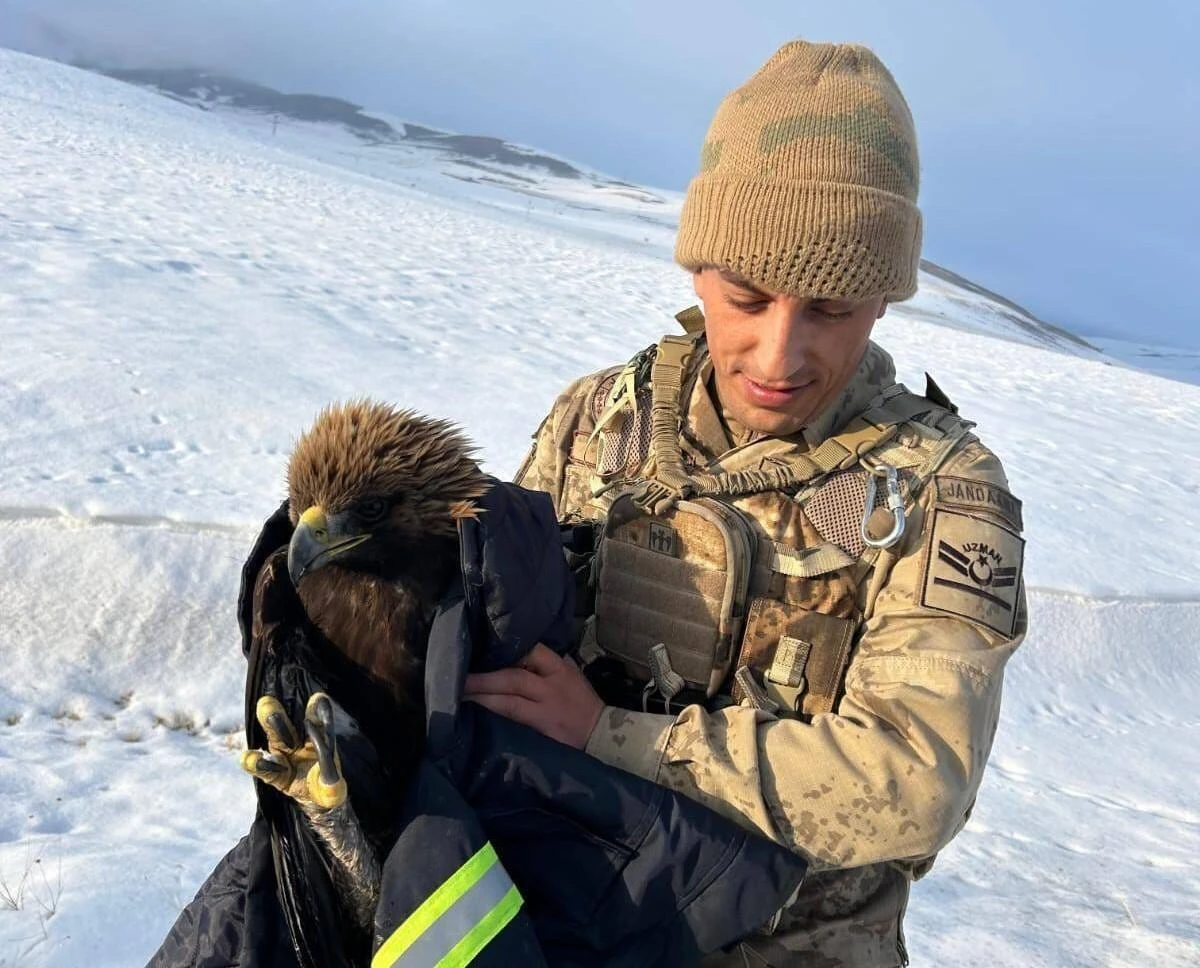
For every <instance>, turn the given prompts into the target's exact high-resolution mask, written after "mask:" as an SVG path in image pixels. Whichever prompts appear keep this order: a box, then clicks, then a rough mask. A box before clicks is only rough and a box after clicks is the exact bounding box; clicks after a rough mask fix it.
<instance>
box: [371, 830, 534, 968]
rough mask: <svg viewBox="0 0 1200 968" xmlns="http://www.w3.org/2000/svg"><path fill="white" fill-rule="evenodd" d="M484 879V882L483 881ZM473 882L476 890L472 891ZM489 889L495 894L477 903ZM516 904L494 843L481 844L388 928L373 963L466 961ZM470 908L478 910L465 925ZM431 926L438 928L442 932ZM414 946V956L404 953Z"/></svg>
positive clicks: (428, 966) (429, 965) (374, 966)
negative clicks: (401, 920)
mask: <svg viewBox="0 0 1200 968" xmlns="http://www.w3.org/2000/svg"><path fill="white" fill-rule="evenodd" d="M489 875H490V876H489ZM485 879H486V880H487V883H481V882H484V881H485ZM498 885H499V886H498ZM476 887H478V888H479V890H478V891H476V892H475V894H471V892H472V890H473V889H474V888H476ZM501 892H503V893H501ZM489 894H490V896H491V898H496V899H497V900H496V901H495V902H494V903H492V904H491V905H490V906H488V907H480V906H479V905H480V902H483V903H487V900H488V897H487V896H488V895H489ZM468 895H471V896H470V897H468ZM464 898H466V900H465V901H464ZM460 901H464V903H463V904H461V905H459V907H458V909H457V910H456V912H455V913H454V914H452V915H451V916H450V917H448V918H446V919H445V921H444V922H443V923H442V924H440V925H439V924H438V920H439V919H440V918H442V916H443V915H445V914H446V913H447V912H448V911H450V910H451V908H454V907H455V905H457V904H459V902H460ZM520 906H521V895H520V894H519V893H518V891H517V889H516V887H515V886H514V885H513V883H512V881H510V880H509V879H508V875H507V874H506V873H505V872H504V868H503V867H502V866H501V865H500V862H499V858H498V857H497V856H496V850H495V848H493V847H492V845H491V844H485V845H484V846H483V847H481V848H480V849H479V850H478V851H477V852H476V853H475V855H474V856H473V857H471V859H470V860H468V861H467V862H466V863H465V864H463V865H462V867H460V868H459V869H458V870H456V871H455V872H454V873H453V874H452V875H450V877H449V878H447V879H446V880H445V881H443V882H442V884H441V886H440V887H438V889H437V890H436V891H434V892H433V893H432V894H431V895H429V897H427V898H426V899H425V900H424V901H423V902H422V903H421V906H420V907H418V908H417V909H416V910H415V911H413V913H412V914H410V915H409V916H408V917H407V918H406V919H405V920H404V923H403V924H401V925H400V926H399V927H398V928H397V929H396V930H395V931H394V932H392V935H391V937H389V938H388V939H387V941H385V942H384V943H383V944H382V945H381V946H380V948H379V950H378V951H377V952H376V953H375V957H374V958H372V959H371V968H392V966H394V965H397V964H398V963H400V962H401V960H404V964H405V968H407V966H408V964H409V962H412V963H413V964H414V966H415V965H416V963H417V962H420V963H421V965H420V968H434V966H435V965H436V966H446V968H449V966H461V965H466V964H468V963H469V962H470V961H471V959H473V958H474V957H475V956H476V955H477V954H478V953H479V952H480V951H482V950H483V948H484V947H485V946H486V945H487V944H488V942H490V941H491V940H492V939H493V938H494V937H495V936H496V935H497V934H499V933H500V931H501V930H503V928H504V926H505V925H506V924H508V922H509V921H511V920H512V918H513V916H514V915H515V914H516V912H517V910H518V909H519V908H520ZM464 908H465V909H466V911H464ZM471 909H475V910H476V911H482V914H480V915H478V916H477V917H476V920H474V921H473V922H471V921H468V922H467V925H466V926H464V925H463V924H462V921H461V919H462V917H463V915H464V914H467V912H469V911H470V910H471ZM456 917H457V918H458V919H459V921H458V924H457V925H456V924H455V921H456ZM435 926H436V928H440V929H441V932H440V933H439V931H438V930H436V929H435ZM431 929H435V930H432V931H431ZM450 932H453V935H451V934H450ZM418 942H420V943H418ZM414 946H416V950H414V951H412V955H413V957H411V958H408V959H405V954H406V953H408V952H409V951H410V949H412V948H413V947H414ZM434 952H436V954H434Z"/></svg>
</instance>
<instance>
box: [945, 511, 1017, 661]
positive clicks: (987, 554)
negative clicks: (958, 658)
mask: <svg viewBox="0 0 1200 968" xmlns="http://www.w3.org/2000/svg"><path fill="white" fill-rule="evenodd" d="M1024 556H1025V541H1024V539H1022V538H1021V536H1020V535H1019V534H1017V533H1016V532H1015V531H1013V530H1012V529H1010V528H1006V527H1005V526H1004V525H1002V524H998V523H996V522H994V521H992V520H990V519H987V518H981V517H975V516H973V515H970V514H961V513H959V512H958V511H948V510H946V509H945V508H935V509H934V512H933V527H932V528H930V529H929V540H928V544H927V545H926V547H925V575H924V578H923V579H922V582H921V604H922V605H924V606H925V607H926V608H934V609H937V610H938V611H940V612H949V613H951V614H952V615H958V616H960V617H962V618H966V619H970V620H971V621H973V622H978V623H980V624H981V625H986V626H987V627H988V628H989V629H991V630H992V631H993V632H998V633H999V634H1001V635H1003V636H1005V637H1007V638H1011V637H1012V635H1013V633H1014V632H1015V631H1016V627H1017V602H1018V598H1019V596H1020V592H1021V568H1022V563H1023V560H1024Z"/></svg>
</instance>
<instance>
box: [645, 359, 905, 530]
mask: <svg viewBox="0 0 1200 968" xmlns="http://www.w3.org/2000/svg"><path fill="white" fill-rule="evenodd" d="M697 341H698V340H697V337H696V336H694V335H693V336H666V337H664V338H663V340H662V342H660V343H659V344H658V353H657V355H656V356H655V360H654V365H653V367H652V368H651V371H650V382H651V388H652V392H653V397H652V404H651V429H650V453H651V455H652V456H653V458H654V473H653V475H652V477H651V480H649V481H647V482H646V483H645V484H643V485H642V486H641V487H640V488H639V490H638V493H637V497H636V498H635V500H637V501H638V503H639V505H640V506H642V507H643V508H644V509H646V510H648V511H652V512H657V511H661V510H665V509H666V508H667V507H670V506H671V504H673V503H674V502H675V501H678V500H679V499H680V498H691V497H735V496H738V495H743V494H757V493H761V492H763V491H786V490H790V489H792V488H795V487H798V486H800V485H802V484H805V483H807V482H808V481H811V480H813V479H814V478H817V477H823V476H825V475H826V474H829V473H831V472H832V471H835V470H840V469H843V468H846V467H850V466H852V465H854V464H855V463H857V462H858V460H859V459H860V458H861V457H862V456H863V455H865V454H867V453H869V452H870V451H872V450H874V449H875V448H877V447H879V446H880V445H881V444H883V443H886V442H887V441H888V440H890V439H891V438H892V437H893V436H895V434H896V432H897V430H898V429H899V423H900V421H899V420H896V419H895V415H893V414H891V413H889V412H887V411H885V410H879V409H877V410H875V411H873V412H872V413H871V414H868V415H867V417H868V419H864V418H861V417H857V418H855V419H854V420H852V421H851V422H850V424H849V425H848V426H847V428H846V430H845V431H843V432H842V433H841V434H838V435H837V436H836V437H831V438H829V439H828V440H826V441H824V442H823V443H822V444H821V445H820V446H818V447H817V448H815V449H814V450H812V451H811V452H809V453H796V454H792V455H789V457H788V459H787V461H786V462H781V463H773V464H771V465H770V466H765V467H764V466H762V463H761V462H760V463H759V465H758V466H754V465H753V461H751V460H747V459H745V455H746V454H747V453H749V454H751V455H752V453H753V447H754V445H753V444H751V445H749V446H748V447H746V448H745V449H744V450H743V458H742V459H741V460H739V461H738V463H740V464H742V465H744V466H742V467H741V468H739V469H736V470H726V471H722V472H720V473H717V474H712V473H695V474H689V473H688V472H687V470H685V468H684V466H683V453H682V451H681V449H680V445H679V433H680V414H681V407H680V398H681V395H682V390H683V383H684V374H685V373H686V372H687V369H688V365H689V363H690V362H691V358H692V355H693V353H694V352H695V349H696V344H697ZM876 415H877V416H879V417H881V418H884V419H880V420H879V421H878V422H873V421H871V420H870V419H869V418H870V417H871V416H876ZM901 419H903V417H902V418H901Z"/></svg>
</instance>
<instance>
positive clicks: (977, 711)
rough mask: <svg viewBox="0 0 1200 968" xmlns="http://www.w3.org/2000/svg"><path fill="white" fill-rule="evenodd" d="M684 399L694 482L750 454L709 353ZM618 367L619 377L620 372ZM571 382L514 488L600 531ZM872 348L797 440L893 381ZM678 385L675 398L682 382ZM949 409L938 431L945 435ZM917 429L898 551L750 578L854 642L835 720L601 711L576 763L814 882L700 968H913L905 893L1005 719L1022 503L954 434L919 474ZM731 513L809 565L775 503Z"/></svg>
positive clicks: (590, 383) (749, 502)
mask: <svg viewBox="0 0 1200 968" xmlns="http://www.w3.org/2000/svg"><path fill="white" fill-rule="evenodd" d="M694 365H695V366H696V367H697V370H696V373H695V376H696V378H695V379H694V380H693V381H692V383H691V390H690V394H688V395H686V396H685V398H684V399H685V400H686V408H687V409H686V412H685V413H684V415H683V420H682V429H681V443H682V449H683V452H684V457H685V461H687V462H690V464H691V465H692V466H695V467H697V468H699V469H701V470H711V469H713V468H716V467H719V466H720V462H721V458H722V457H723V456H724V455H725V454H726V453H727V452H728V451H730V450H731V449H732V448H734V447H735V446H737V445H738V444H739V443H742V442H744V441H745V440H746V439H747V435H745V433H744V431H741V430H739V428H738V427H736V425H732V424H731V423H730V422H729V421H727V420H726V419H724V417H723V416H722V414H721V411H720V406H719V403H718V402H717V401H716V399H715V393H714V391H713V390H712V388H711V386H710V381H709V380H708V379H707V374H708V372H709V366H708V362H707V359H706V357H705V355H704V354H703V353H699V354H697V359H696V361H695V364H694ZM617 369H619V368H617ZM615 372H616V369H610V370H605V371H602V372H600V373H597V374H593V375H591V376H588V377H584V378H583V379H581V380H579V381H577V382H575V383H574V384H572V385H571V386H570V387H568V388H567V390H566V391H565V392H564V393H563V394H562V395H561V396H560V397H559V399H558V401H557V402H556V404H555V406H554V408H553V410H552V412H551V413H550V415H549V416H548V417H547V419H546V420H545V421H544V422H543V424H542V426H541V428H540V429H539V430H538V432H537V434H536V435H535V439H534V445H533V449H532V451H531V453H530V455H529V458H528V459H527V461H526V462H525V464H524V466H523V467H522V469H521V471H520V472H519V475H518V483H520V484H523V485H524V486H526V487H530V488H535V489H539V490H543V491H546V492H547V493H549V494H550V495H551V496H552V497H553V498H554V500H555V502H556V504H557V507H558V511H559V515H560V517H561V518H564V519H565V518H593V519H598V518H601V517H602V516H603V514H604V508H605V505H604V503H603V501H602V500H597V499H594V498H593V496H592V490H591V481H592V474H593V469H594V464H593V463H592V462H593V461H594V459H595V454H594V449H595V448H594V447H593V448H592V449H591V452H589V450H588V448H587V446H586V444H587V441H588V437H589V435H590V434H591V430H592V426H593V423H592V421H593V419H594V413H595V411H594V409H593V397H594V394H595V391H596V388H597V387H598V386H600V385H601V383H603V382H604V381H605V380H606V379H610V378H611V377H612V375H613V374H614V373H615ZM894 382H895V377H894V368H893V366H892V363H891V359H890V357H888V355H887V354H886V353H885V352H884V351H883V350H882V349H881V348H879V347H878V346H876V345H875V344H873V343H872V344H871V345H870V346H869V348H868V351H867V353H866V354H865V355H864V358H863V360H862V362H861V363H860V365H859V367H858V369H857V371H856V373H855V375H854V376H853V378H852V379H851V381H850V384H849V385H848V386H847V388H846V390H845V392H844V393H843V394H842V395H841V396H840V397H839V399H838V400H837V401H835V403H834V404H833V405H831V406H830V407H829V408H828V410H827V411H826V412H825V413H823V414H822V415H820V417H819V418H818V419H816V420H815V421H813V423H812V424H811V425H810V426H808V427H806V428H805V430H804V431H803V432H802V433H801V434H797V435H795V439H794V441H793V442H794V444H795V446H796V447H797V448H798V449H801V450H803V449H804V448H809V447H815V446H817V445H819V444H820V443H821V442H822V441H823V440H825V439H826V438H827V437H829V436H831V435H834V434H836V433H837V432H838V431H839V430H840V429H841V428H842V427H844V426H845V424H846V423H847V422H848V421H849V420H850V419H851V418H852V417H854V416H856V415H858V414H860V413H861V412H862V411H863V410H864V409H865V408H866V407H867V406H868V405H869V404H870V402H871V401H872V400H874V399H876V398H877V396H878V394H879V393H880V392H881V391H882V390H883V389H884V388H886V387H888V386H890V385H892V384H894ZM685 388H686V384H685ZM956 419H957V418H954V417H953V416H952V415H950V414H949V412H948V411H939V413H938V414H937V420H938V421H939V422H940V423H941V424H942V425H943V426H944V425H946V424H953V423H954V422H955V421H956ZM917 431H921V428H920V427H913V428H911V431H909V430H906V432H905V433H904V434H902V439H903V445H902V446H901V447H900V449H901V450H902V451H903V452H904V453H906V454H908V455H909V456H910V458H911V459H910V460H908V461H907V462H906V463H907V465H908V466H907V467H906V469H905V473H906V474H907V475H908V476H909V480H908V485H907V487H906V490H910V491H912V492H913V493H916V494H917V495H918V496H917V498H916V500H915V503H913V504H911V505H910V507H909V509H908V527H907V530H906V532H905V534H904V537H903V538H902V539H901V541H900V543H899V544H898V545H896V546H895V547H893V548H891V549H888V550H887V551H885V552H883V553H882V554H880V555H879V556H878V557H877V558H876V559H875V560H874V562H873V564H872V566H871V567H869V568H858V569H852V568H845V569H840V570H838V571H835V572H833V573H830V574H828V575H823V576H817V577H815V578H793V577H790V576H783V575H779V574H772V573H770V572H769V570H767V569H756V577H755V579H754V580H753V581H752V585H751V596H755V595H764V594H765V595H766V596H767V597H769V598H772V599H774V600H776V601H781V602H784V603H791V604H793V605H795V606H798V607H803V608H805V609H810V610H813V611H818V612H821V613H823V614H824V615H831V616H836V617H840V618H845V617H853V618H854V619H855V620H856V621H858V622H859V623H860V624H859V631H858V634H857V637H856V638H855V640H854V643H853V651H852V652H851V655H850V659H849V663H848V666H847V667H846V670H845V674H844V677H843V680H842V682H841V683H840V688H839V690H838V695H839V698H838V700H837V703H836V707H835V708H834V709H833V711H832V712H825V713H817V714H815V715H811V716H806V717H802V718H777V717H776V716H774V715H771V714H769V713H767V712H764V711H762V710H757V709H754V708H750V707H748V706H747V705H745V704H743V705H736V706H729V707H727V708H724V709H720V710H717V711H713V712H710V711H707V710H706V709H704V708H702V707H700V706H689V707H687V708H686V709H685V710H684V711H683V712H682V713H680V714H679V715H678V716H667V715H657V714H650V713H643V712H636V711H629V710H623V709H615V708H609V709H606V711H605V714H604V715H603V716H601V719H600V722H599V723H598V725H597V727H596V729H595V730H594V732H593V734H592V736H591V738H590V740H589V743H588V747H587V748H588V751H589V752H590V753H592V754H593V755H595V756H596V757H598V758H600V759H601V760H604V761H605V762H607V763H610V764H612V765H614V766H618V767H620V768H623V769H626V770H629V771H631V772H634V773H637V774H639V775H641V776H644V777H646V778H648V779H651V780H654V781H656V782H658V783H661V784H663V785H665V786H667V787H670V788H672V789H675V790H678V791H681V792H684V793H686V794H687V795H688V796H690V797H692V798H694V799H696V800H699V801H700V802H702V803H705V804H707V805H708V806H710V807H711V808H713V809H715V810H717V811H718V812H720V813H722V814H724V815H726V816H729V817H731V818H733V819H735V820H737V821H738V822H740V823H742V824H744V825H745V826H747V827H750V828H752V829H756V830H759V831H761V832H763V833H764V834H766V835H767V836H769V837H771V838H773V839H775V840H776V841H778V842H780V843H782V844H785V845H786V846H788V847H790V848H791V849H793V850H795V851H797V852H798V853H800V854H802V855H803V856H804V857H806V858H807V859H808V860H809V861H810V862H811V864H812V865H813V868H814V873H813V874H812V875H811V876H810V878H809V879H808V880H807V881H806V883H805V885H804V886H803V887H802V888H801V891H800V893H799V895H798V896H797V897H796V899H795V900H794V902H793V903H792V904H791V905H789V907H788V908H787V909H786V910H785V911H784V912H782V914H781V917H780V919H779V921H778V924H776V925H774V926H773V929H769V928H768V927H767V926H764V928H763V929H762V931H761V932H759V934H757V935H755V936H754V937H751V938H748V939H746V940H745V941H744V942H743V944H742V945H740V946H739V949H738V950H736V951H734V952H731V953H729V954H727V955H721V956H716V957H714V958H711V959H709V960H708V961H706V962H705V964H706V965H712V966H724V965H771V966H779V968H784V966H828V968H850V966H853V968H893V966H897V965H902V964H906V963H907V955H906V954H905V951H904V942H903V935H902V930H901V920H902V917H903V912H904V908H905V905H906V903H907V898H908V889H909V882H910V881H911V880H912V879H913V878H915V877H917V876H921V875H923V874H924V873H925V872H927V871H928V870H929V868H930V866H931V865H932V862H933V858H934V856H935V855H936V853H937V852H938V851H939V850H941V849H942V848H943V847H944V846H945V845H946V844H947V843H948V842H949V841H950V840H951V838H952V837H953V836H954V835H955V834H956V833H957V832H958V831H959V830H960V829H961V828H962V826H963V824H964V823H965V822H966V818H967V817H968V815H969V813H970V809H971V806H972V805H973V803H974V800H975V796H976V793H977V791H978V788H979V783H980V780H981V777H982V773H983V769H984V765H985V763H986V761H987V757H988V753H989V751H990V749H991V745H992V739H993V736H994V732H995V728H996V722H997V718H998V715H999V706H1000V694H1001V679H1002V676H1003V671H1004V668H1005V664H1006V663H1007V661H1008V658H1009V656H1011V655H1012V653H1013V651H1014V650H1015V649H1016V648H1017V646H1018V644H1019V643H1020V641H1021V639H1022V638H1023V636H1024V632H1025V627H1026V612H1025V599H1024V588H1023V583H1022V581H1021V557H1022V553H1023V542H1022V540H1021V538H1020V535H1019V530H1020V513H1019V507H1020V505H1019V502H1017V501H1016V499H1015V498H1013V497H1012V496H1011V495H1010V494H1009V493H1008V490H1007V481H1006V479H1005V476H1004V471H1003V469H1002V467H1001V465H1000V462H999V461H998V460H997V458H996V457H995V456H994V455H993V454H992V453H991V452H990V451H989V450H988V449H987V448H986V447H984V446H983V445H982V444H981V443H980V442H979V441H978V440H977V439H976V438H975V437H974V436H973V435H970V434H967V435H965V436H964V437H963V438H962V439H961V440H960V441H959V442H958V443H957V444H956V445H955V446H954V448H953V450H951V452H950V454H949V456H948V457H947V458H946V459H945V460H944V461H943V462H942V463H941V465H940V467H938V468H937V469H936V472H935V473H936V475H937V481H934V480H930V481H918V480H915V479H914V478H913V475H914V474H915V473H916V472H917V471H918V470H919V469H920V466H921V464H922V462H923V460H924V459H925V458H926V457H927V456H928V455H929V453H930V452H931V451H932V450H933V448H934V447H935V446H936V443H937V441H938V440H940V439H942V436H943V435H942V434H940V433H932V432H930V433H925V432H923V431H922V432H917ZM734 503H736V504H737V505H738V506H739V507H740V508H741V509H742V510H743V511H745V512H748V513H749V514H750V515H752V516H753V517H754V520H755V522H756V525H757V528H758V530H759V537H760V546H761V545H762V540H761V539H764V538H765V539H769V542H774V543H779V544H781V545H783V546H786V547H792V548H795V549H803V548H805V547H808V546H811V544H812V542H813V541H814V540H816V538H817V537H819V535H816V536H815V535H814V533H813V525H812V523H811V521H809V519H808V518H807V516H806V515H805V514H803V513H801V509H800V508H799V507H798V506H797V504H796V502H795V501H793V500H791V498H790V497H789V496H787V495H781V494H758V495H752V496H749V497H745V498H739V499H737V500H736V501H735V502H734Z"/></svg>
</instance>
